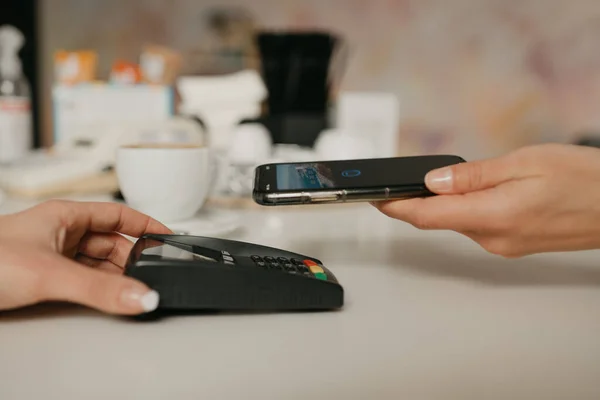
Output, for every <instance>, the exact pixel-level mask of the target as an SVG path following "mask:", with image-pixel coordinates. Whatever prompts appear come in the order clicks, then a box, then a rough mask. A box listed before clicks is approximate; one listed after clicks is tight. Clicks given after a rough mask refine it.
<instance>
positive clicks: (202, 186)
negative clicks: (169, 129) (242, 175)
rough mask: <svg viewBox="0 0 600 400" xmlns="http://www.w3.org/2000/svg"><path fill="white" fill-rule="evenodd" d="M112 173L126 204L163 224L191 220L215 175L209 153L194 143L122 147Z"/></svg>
mask: <svg viewBox="0 0 600 400" xmlns="http://www.w3.org/2000/svg"><path fill="white" fill-rule="evenodd" d="M116 172H117V179H118V182H119V186H120V189H121V193H122V194H123V198H124V199H125V201H126V202H127V204H128V205H129V206H130V207H132V208H134V209H136V210H138V211H140V212H143V213H145V214H147V215H149V216H151V217H153V218H155V219H157V220H159V221H161V222H165V223H168V222H176V221H182V220H186V219H190V218H192V217H193V216H194V215H195V214H196V213H197V212H198V211H199V210H200V208H202V206H203V205H204V203H205V202H206V199H207V197H208V194H209V192H210V190H211V188H212V185H213V181H214V179H213V178H214V176H215V168H214V165H213V163H212V156H211V153H210V150H209V149H208V148H206V147H201V146H199V145H194V144H169V143H157V144H145V143H143V144H138V145H128V146H122V147H120V148H119V149H118V151H117V162H116Z"/></svg>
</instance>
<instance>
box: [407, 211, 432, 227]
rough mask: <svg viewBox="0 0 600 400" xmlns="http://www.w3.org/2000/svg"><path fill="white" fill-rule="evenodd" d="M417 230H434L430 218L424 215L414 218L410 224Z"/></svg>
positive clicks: (420, 214) (418, 214) (419, 214)
mask: <svg viewBox="0 0 600 400" xmlns="http://www.w3.org/2000/svg"><path fill="white" fill-rule="evenodd" d="M410 223H411V225H413V226H414V227H415V228H417V229H421V230H429V229H434V224H433V221H432V219H431V218H430V217H428V216H427V215H426V214H424V213H417V214H415V216H414V218H413V219H412V221H411V222H410Z"/></svg>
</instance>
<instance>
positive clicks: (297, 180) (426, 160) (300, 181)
mask: <svg viewBox="0 0 600 400" xmlns="http://www.w3.org/2000/svg"><path fill="white" fill-rule="evenodd" d="M456 162H458V158H456V157H450V156H428V157H401V158H400V157H399V158H384V159H365V160H347V161H346V160H342V161H327V162H313V163H289V164H276V165H275V176H276V185H277V190H290V191H294V190H326V189H350V188H370V187H371V188H372V187H391V186H402V185H421V184H424V181H425V175H426V174H427V172H429V171H431V170H432V169H435V168H439V167H442V166H446V165H449V164H454V163H456Z"/></svg>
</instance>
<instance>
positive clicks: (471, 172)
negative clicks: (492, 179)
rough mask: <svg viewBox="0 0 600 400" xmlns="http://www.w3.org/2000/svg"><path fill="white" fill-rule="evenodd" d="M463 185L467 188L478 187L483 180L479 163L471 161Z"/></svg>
mask: <svg viewBox="0 0 600 400" xmlns="http://www.w3.org/2000/svg"><path fill="white" fill-rule="evenodd" d="M465 179H466V181H465V185H466V187H467V188H478V187H480V186H481V184H482V181H483V166H482V165H481V163H473V164H471V165H470V166H469V168H468V171H467V174H466V177H465Z"/></svg>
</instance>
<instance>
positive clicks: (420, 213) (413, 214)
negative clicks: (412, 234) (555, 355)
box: [375, 193, 490, 232]
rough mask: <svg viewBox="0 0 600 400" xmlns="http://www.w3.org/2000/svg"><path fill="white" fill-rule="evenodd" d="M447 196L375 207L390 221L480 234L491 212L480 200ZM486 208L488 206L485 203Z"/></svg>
mask: <svg viewBox="0 0 600 400" xmlns="http://www.w3.org/2000/svg"><path fill="white" fill-rule="evenodd" d="M476 195H477V194H476V193H471V194H469V195H446V196H435V197H428V198H421V199H410V200H396V201H386V202H382V203H377V204H375V206H376V207H377V209H379V211H381V212H382V213H383V214H385V215H387V216H388V217H391V218H395V219H398V220H401V221H405V222H408V223H409V224H411V225H413V226H415V227H417V228H419V229H426V230H429V229H448V230H454V231H457V232H467V231H477V230H479V227H480V226H481V224H482V223H484V221H485V220H486V218H489V217H490V212H489V210H486V209H484V208H482V207H481V204H482V202H481V199H480V198H481V197H483V196H476ZM483 204H484V205H485V204H487V203H486V202H485V201H484V202H483Z"/></svg>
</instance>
